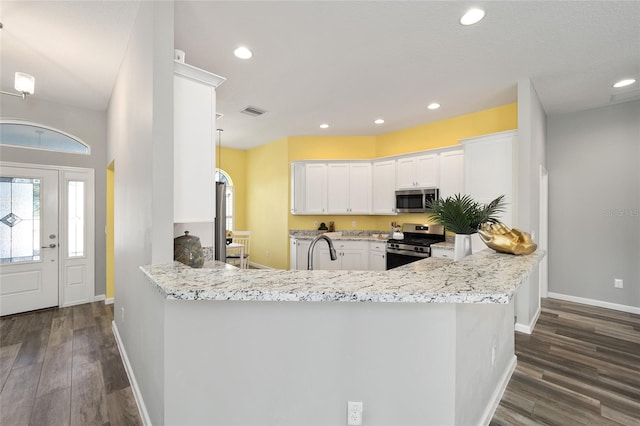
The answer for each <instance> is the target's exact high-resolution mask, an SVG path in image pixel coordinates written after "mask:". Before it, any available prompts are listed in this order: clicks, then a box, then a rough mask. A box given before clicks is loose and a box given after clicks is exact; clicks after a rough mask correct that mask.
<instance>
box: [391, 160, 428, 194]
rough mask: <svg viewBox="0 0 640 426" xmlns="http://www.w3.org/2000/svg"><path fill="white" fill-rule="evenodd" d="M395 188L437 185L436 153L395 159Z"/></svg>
mask: <svg viewBox="0 0 640 426" xmlns="http://www.w3.org/2000/svg"><path fill="white" fill-rule="evenodd" d="M396 184H397V189H412V188H435V187H437V186H438V154H427V155H417V156H411V157H404V158H399V159H398V160H397V161H396Z"/></svg>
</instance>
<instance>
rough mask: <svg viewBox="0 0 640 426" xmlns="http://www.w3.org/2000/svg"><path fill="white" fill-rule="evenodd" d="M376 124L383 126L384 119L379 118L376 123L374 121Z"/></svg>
mask: <svg viewBox="0 0 640 426" xmlns="http://www.w3.org/2000/svg"><path fill="white" fill-rule="evenodd" d="M374 123H376V124H382V123H384V120H383V119H382V118H378V119H377V120H376V121H374Z"/></svg>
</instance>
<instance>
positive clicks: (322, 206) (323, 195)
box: [304, 163, 327, 214]
mask: <svg viewBox="0 0 640 426" xmlns="http://www.w3.org/2000/svg"><path fill="white" fill-rule="evenodd" d="M304 200H305V202H304V204H305V213H307V214H325V213H326V212H327V165H326V164H315V163H312V164H306V165H305V193H304Z"/></svg>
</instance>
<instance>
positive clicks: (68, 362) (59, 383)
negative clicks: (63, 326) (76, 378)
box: [36, 341, 73, 397]
mask: <svg viewBox="0 0 640 426" xmlns="http://www.w3.org/2000/svg"><path fill="white" fill-rule="evenodd" d="M72 343H73V342H71V341H69V342H67V343H63V344H61V345H56V346H49V347H48V348H47V353H46V354H45V357H44V364H43V366H42V377H41V378H40V383H39V384H38V392H37V393H36V397H39V396H42V395H45V394H48V393H51V392H53V391H55V390H59V389H64V388H68V387H70V386H71V366H72V353H73V352H72Z"/></svg>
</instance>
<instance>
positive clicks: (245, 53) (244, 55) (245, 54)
mask: <svg viewBox="0 0 640 426" xmlns="http://www.w3.org/2000/svg"><path fill="white" fill-rule="evenodd" d="M233 54H234V55H236V57H238V58H240V59H249V58H250V57H252V56H253V52H252V51H250V50H249V49H247V48H246V47H244V46H240V47H238V48H237V49H236V50H234V51H233Z"/></svg>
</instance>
